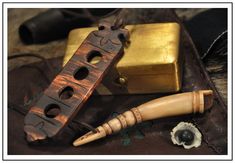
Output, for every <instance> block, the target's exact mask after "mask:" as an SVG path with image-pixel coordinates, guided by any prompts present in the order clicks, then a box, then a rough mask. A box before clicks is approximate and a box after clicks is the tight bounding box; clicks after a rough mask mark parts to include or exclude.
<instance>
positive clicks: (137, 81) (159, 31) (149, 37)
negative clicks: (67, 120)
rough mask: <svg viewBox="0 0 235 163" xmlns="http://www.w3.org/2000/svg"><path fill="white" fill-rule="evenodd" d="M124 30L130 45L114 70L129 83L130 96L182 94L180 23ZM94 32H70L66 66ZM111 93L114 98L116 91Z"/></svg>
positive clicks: (127, 86) (87, 30)
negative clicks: (162, 93)
mask: <svg viewBox="0 0 235 163" xmlns="http://www.w3.org/2000/svg"><path fill="white" fill-rule="evenodd" d="M125 28H127V29H128V30H129V31H130V45H129V46H128V47H126V48H125V54H124V56H123V57H122V58H121V60H120V61H119V62H118V63H117V65H116V67H115V69H116V71H117V72H118V74H119V75H120V77H124V79H127V80H128V82H125V84H126V88H127V90H128V93H137V94H138V93H156V92H177V91H179V90H180V87H181V59H180V26H179V25H178V24H177V23H156V24H141V25H127V26H126V27H125ZM94 29H95V28H80V29H75V30H72V31H71V32H70V34H69V38H68V44H67V49H66V55H65V57H64V63H63V64H66V62H67V61H68V60H69V59H70V58H71V56H72V55H73V54H74V52H75V51H76V50H77V48H78V47H79V46H80V44H81V43H82V41H83V40H84V39H85V38H86V36H87V35H88V34H89V33H90V32H91V31H93V30H94ZM108 75H110V74H108ZM121 80H122V79H121ZM121 82H124V81H123V80H122V81H121ZM112 83H113V82H110V84H112ZM100 90H104V89H100ZM110 91H111V92H112V93H113V94H115V91H112V90H110ZM99 93H100V94H106V92H99Z"/></svg>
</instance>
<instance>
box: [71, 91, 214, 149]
mask: <svg viewBox="0 0 235 163" xmlns="http://www.w3.org/2000/svg"><path fill="white" fill-rule="evenodd" d="M212 104H213V92H212V90H200V91H195V92H188V93H180V94H176V95H170V96H166V97H162V98H159V99H155V100H152V101H149V102H147V103H145V104H142V105H140V106H138V107H136V108H132V109H130V110H128V111H126V112H124V113H123V114H120V115H118V116H117V117H116V118H113V119H111V120H110V121H108V122H107V123H104V124H103V125H101V126H99V127H97V128H96V130H97V132H96V133H93V132H89V133H87V134H85V135H84V136H82V137H80V138H78V139H77V140H75V141H74V143H73V145H74V146H79V145H82V144H85V143H88V142H91V141H94V140H97V139H100V138H102V137H105V136H106V135H110V134H112V133H114V132H118V131H120V130H121V129H124V128H126V127H130V126H133V125H134V124H136V123H140V122H142V121H147V120H152V119H157V118H163V117H170V116H178V115H185V114H190V113H197V112H199V113H203V112H204V110H205V109H208V108H210V107H211V106H212Z"/></svg>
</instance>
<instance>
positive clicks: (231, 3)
mask: <svg viewBox="0 0 235 163" xmlns="http://www.w3.org/2000/svg"><path fill="white" fill-rule="evenodd" d="M12 3H14V4H18V3H27V4H40V3H41V4H42V3H43V4H48V3H52V4H53V3H60V4H102V3H103V4H159V3H160V4H179V3H180V4H230V5H231V14H232V15H231V19H232V20H231V35H232V38H231V53H232V54H231V59H232V63H231V68H232V69H231V75H232V78H231V80H232V83H231V88H232V91H231V127H232V130H231V131H232V133H231V134H232V135H231V136H232V137H231V143H232V144H231V159H205V160H200V159H199V160H196V159H183V160H182V159H175V160H171V159H151V160H146V159H97V160H95V159H86V160H85V159H72V160H68V159H40V160H35V159H30V160H24V159H4V145H3V144H4V141H3V140H4V139H3V137H4V134H3V133H4V121H3V116H4V91H3V90H2V161H233V2H123V1H122V2H2V6H1V7H2V75H3V76H2V89H3V88H4V80H3V77H4V53H3V52H4V25H3V19H4V8H5V7H4V4H12ZM5 130H7V129H5ZM39 156H40V155H39ZM195 156H197V155H195Z"/></svg>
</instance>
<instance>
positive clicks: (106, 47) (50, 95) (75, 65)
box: [24, 23, 129, 142]
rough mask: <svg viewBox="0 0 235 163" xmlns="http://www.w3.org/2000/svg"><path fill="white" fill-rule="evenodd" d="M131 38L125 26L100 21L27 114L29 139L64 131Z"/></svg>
mask: <svg viewBox="0 0 235 163" xmlns="http://www.w3.org/2000/svg"><path fill="white" fill-rule="evenodd" d="M128 37H129V33H128V31H127V30H126V29H113V27H112V26H111V25H109V24H108V23H101V24H100V25H99V30H98V31H93V32H91V33H90V34H89V35H88V37H87V38H86V39H85V40H84V42H83V43H82V45H81V46H80V47H79V48H78V50H77V51H76V52H75V54H74V55H73V57H72V58H71V59H70V60H69V62H68V63H67V64H66V65H65V67H64V69H63V70H62V71H61V72H60V73H59V74H58V75H57V76H56V77H55V79H54V80H53V81H52V83H51V84H50V86H49V87H48V88H47V89H46V90H45V91H44V94H43V95H42V97H41V98H40V99H39V101H38V102H37V103H36V105H35V106H33V107H32V108H31V109H30V111H29V112H28V114H27V115H26V117H25V126H24V131H25V133H26V135H27V140H28V142H35V141H39V140H47V139H49V138H54V137H56V136H58V135H59V134H60V133H61V132H63V128H64V127H65V126H66V125H68V123H69V122H70V121H71V120H72V119H73V117H74V116H75V115H76V114H77V112H78V111H79V109H80V108H81V107H82V106H83V105H84V103H85V102H86V101H87V99H88V98H89V97H90V95H91V94H92V92H93V91H94V89H95V88H96V86H97V85H98V84H99V83H100V82H101V80H102V79H103V77H104V76H105V74H106V73H107V71H108V70H109V69H110V68H111V67H112V65H113V64H114V63H115V62H116V61H117V60H118V59H119V58H120V57H121V55H122V54H123V46H124V43H125V42H124V41H125V40H127V39H128ZM122 38H125V39H124V40H123V39H122ZM92 57H93V58H94V57H100V60H99V62H98V63H94V62H91V61H90V60H91V59H92Z"/></svg>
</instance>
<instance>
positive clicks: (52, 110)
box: [44, 51, 102, 118]
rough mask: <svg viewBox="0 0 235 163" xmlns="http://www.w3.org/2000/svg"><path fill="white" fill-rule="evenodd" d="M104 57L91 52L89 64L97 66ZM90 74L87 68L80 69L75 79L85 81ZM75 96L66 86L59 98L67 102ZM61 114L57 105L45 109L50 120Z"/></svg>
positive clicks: (97, 52) (70, 88)
mask: <svg viewBox="0 0 235 163" xmlns="http://www.w3.org/2000/svg"><path fill="white" fill-rule="evenodd" d="M101 58H102V55H101V53H100V52H99V51H91V52H90V53H88V56H87V62H88V63H90V64H97V63H99V62H100V61H101ZM88 74H89V70H88V69H87V68H86V67H80V68H78V69H77V70H76V71H75V73H74V75H73V77H74V78H75V79H76V80H83V79H85V78H86V77H87V76H88ZM73 94H74V90H73V88H72V87H70V86H66V87H65V88H63V90H62V91H60V93H59V97H60V99H62V100H66V99H69V98H71V97H72V96H73ZM60 112H61V110H60V107H59V105H57V104H49V105H48V106H47V107H46V109H45V112H44V113H45V115H46V117H48V118H55V117H56V116H57V115H59V114H60Z"/></svg>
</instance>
